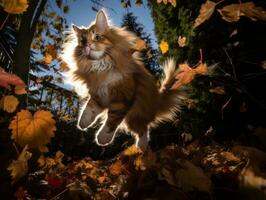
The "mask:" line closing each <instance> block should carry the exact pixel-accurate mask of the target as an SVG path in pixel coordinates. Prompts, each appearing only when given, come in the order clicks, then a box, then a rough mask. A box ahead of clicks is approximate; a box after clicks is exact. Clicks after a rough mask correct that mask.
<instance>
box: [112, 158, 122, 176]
mask: <svg viewBox="0 0 266 200" xmlns="http://www.w3.org/2000/svg"><path fill="white" fill-rule="evenodd" d="M122 166H123V164H122V162H121V160H117V161H116V162H115V163H113V164H112V165H111V166H110V167H109V171H110V174H112V175H113V176H117V175H119V174H121V170H122Z"/></svg>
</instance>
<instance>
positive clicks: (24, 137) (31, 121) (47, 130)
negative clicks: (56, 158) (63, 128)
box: [9, 110, 56, 150]
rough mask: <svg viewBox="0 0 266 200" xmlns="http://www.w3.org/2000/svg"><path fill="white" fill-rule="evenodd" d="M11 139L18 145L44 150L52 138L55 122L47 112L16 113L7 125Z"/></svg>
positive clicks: (25, 111) (24, 111)
mask: <svg viewBox="0 0 266 200" xmlns="http://www.w3.org/2000/svg"><path fill="white" fill-rule="evenodd" d="M9 129H11V130H12V136H11V138H12V139H13V140H15V141H16V142H17V143H18V144H19V145H21V146H25V145H27V144H28V145H29V147H30V148H38V149H39V150H42V149H44V147H45V145H46V144H48V143H49V142H50V140H51V137H54V131H55V130H56V127H55V120H54V119H53V115H52V113H51V112H49V111H44V110H39V111H37V112H35V114H34V115H33V116H32V114H31V113H30V112H29V111H28V110H22V111H21V112H18V113H17V115H16V116H15V117H14V119H13V120H12V121H11V123H10V125H9Z"/></svg>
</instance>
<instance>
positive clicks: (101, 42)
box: [72, 10, 111, 60]
mask: <svg viewBox="0 0 266 200" xmlns="http://www.w3.org/2000/svg"><path fill="white" fill-rule="evenodd" d="M72 28H73V31H74V33H75V35H76V37H77V42H78V43H77V47H76V54H77V56H85V57H87V58H88V59H91V60H98V59H100V58H102V57H103V56H104V55H105V52H106V49H107V48H108V47H110V46H111V42H110V41H109V40H108V39H107V37H106V34H107V32H108V29H109V25H108V20H107V17H106V15H105V13H104V11H102V10H101V11H99V12H98V13H97V16H96V20H95V23H94V24H93V25H91V26H90V27H89V28H79V27H77V26H75V25H73V26H72Z"/></svg>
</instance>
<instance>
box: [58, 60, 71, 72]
mask: <svg viewBox="0 0 266 200" xmlns="http://www.w3.org/2000/svg"><path fill="white" fill-rule="evenodd" d="M60 69H61V70H62V71H65V70H68V69H69V68H68V66H67V64H66V63H65V62H62V63H61V64H60Z"/></svg>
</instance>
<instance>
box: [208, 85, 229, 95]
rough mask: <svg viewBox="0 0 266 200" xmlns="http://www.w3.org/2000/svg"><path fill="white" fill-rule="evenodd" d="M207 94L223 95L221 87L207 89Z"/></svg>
mask: <svg viewBox="0 0 266 200" xmlns="http://www.w3.org/2000/svg"><path fill="white" fill-rule="evenodd" d="M209 92H210V93H214V94H225V91H224V87H223V86H217V87H215V88H211V89H209Z"/></svg>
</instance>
